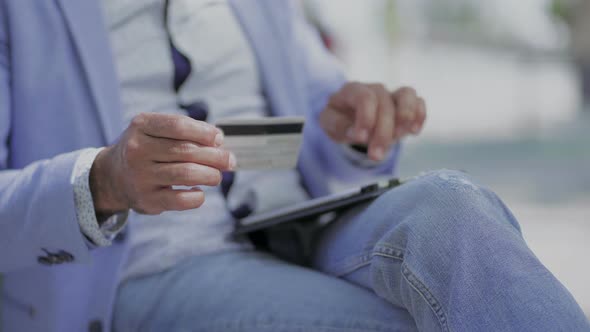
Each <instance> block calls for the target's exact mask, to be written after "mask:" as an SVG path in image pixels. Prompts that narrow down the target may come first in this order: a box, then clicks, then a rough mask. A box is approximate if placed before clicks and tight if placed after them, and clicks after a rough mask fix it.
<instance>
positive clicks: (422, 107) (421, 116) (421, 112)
mask: <svg viewBox="0 0 590 332" xmlns="http://www.w3.org/2000/svg"><path fill="white" fill-rule="evenodd" d="M424 122H426V101H425V100H424V98H418V113H417V114H416V121H415V122H414V125H413V126H412V129H411V131H412V134H414V135H418V134H419V133H420V132H421V131H422V128H424Z"/></svg>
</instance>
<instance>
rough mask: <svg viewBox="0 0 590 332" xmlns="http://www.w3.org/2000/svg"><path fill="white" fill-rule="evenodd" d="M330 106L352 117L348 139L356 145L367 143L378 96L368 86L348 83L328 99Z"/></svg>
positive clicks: (375, 116)
mask: <svg viewBox="0 0 590 332" xmlns="http://www.w3.org/2000/svg"><path fill="white" fill-rule="evenodd" d="M330 105H332V106H334V108H335V109H337V110H340V111H349V113H352V114H353V115H354V127H353V132H351V133H348V136H349V137H351V138H354V140H355V141H356V143H362V144H366V143H368V142H369V138H370V137H371V133H372V132H373V128H374V127H375V120H376V119H377V112H378V107H379V100H378V96H377V94H376V93H375V92H374V91H373V90H372V89H371V88H370V87H369V86H367V85H365V84H361V83H356V82H355V83H348V84H346V85H345V86H344V87H343V88H342V89H341V90H340V91H339V92H338V93H336V94H335V95H334V96H333V97H332V98H331V99H330Z"/></svg>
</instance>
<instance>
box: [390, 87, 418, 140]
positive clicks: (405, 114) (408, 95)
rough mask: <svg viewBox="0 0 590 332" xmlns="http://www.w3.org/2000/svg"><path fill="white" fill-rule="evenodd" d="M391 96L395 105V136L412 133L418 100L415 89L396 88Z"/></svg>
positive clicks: (397, 137) (399, 136)
mask: <svg viewBox="0 0 590 332" xmlns="http://www.w3.org/2000/svg"><path fill="white" fill-rule="evenodd" d="M393 98H394V100H395V105H396V107H397V113H396V120H397V121H396V127H395V138H396V139H399V138H401V137H403V136H406V135H408V134H409V133H412V130H413V129H414V127H415V122H416V119H417V113H418V106H419V101H418V96H417V94H416V90H414V89H413V88H409V87H404V88H401V89H398V90H397V91H396V92H394V94H393Z"/></svg>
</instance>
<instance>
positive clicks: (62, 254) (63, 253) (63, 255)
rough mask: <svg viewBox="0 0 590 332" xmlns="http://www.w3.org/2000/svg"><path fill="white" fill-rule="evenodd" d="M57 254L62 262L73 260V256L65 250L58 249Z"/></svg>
mask: <svg viewBox="0 0 590 332" xmlns="http://www.w3.org/2000/svg"><path fill="white" fill-rule="evenodd" d="M57 256H58V257H59V258H60V259H61V261H62V262H66V263H69V262H72V261H73V260H74V256H73V255H72V254H70V253H69V252H67V251H63V250H60V251H59V252H58V253H57Z"/></svg>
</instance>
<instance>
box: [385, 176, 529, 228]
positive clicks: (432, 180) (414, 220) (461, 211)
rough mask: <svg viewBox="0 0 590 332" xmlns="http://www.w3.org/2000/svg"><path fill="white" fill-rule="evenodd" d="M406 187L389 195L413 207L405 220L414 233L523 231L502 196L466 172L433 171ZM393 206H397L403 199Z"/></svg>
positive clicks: (406, 225)
mask: <svg viewBox="0 0 590 332" xmlns="http://www.w3.org/2000/svg"><path fill="white" fill-rule="evenodd" d="M405 186H407V188H404V189H403V190H400V191H397V192H396V191H395V190H394V191H392V192H391V193H390V195H391V196H389V197H390V198H391V199H397V200H399V199H402V200H405V203H404V204H405V206H412V209H411V211H410V212H408V213H406V215H405V216H404V222H403V223H405V227H408V228H409V229H410V230H411V231H412V232H417V233H420V232H422V233H424V232H429V233H432V234H434V233H435V231H436V232H438V233H441V232H443V233H451V234H450V235H449V236H471V235H475V236H478V235H481V232H494V231H506V230H507V231H511V232H517V233H519V234H520V226H519V225H518V222H517V221H516V218H514V216H513V215H512V213H511V212H510V211H509V209H508V208H507V207H506V205H505V204H504V203H503V202H502V201H501V200H500V199H499V198H498V196H497V195H496V194H495V193H493V192H492V191H491V190H489V189H487V188H485V187H483V186H481V185H479V184H477V183H476V182H475V181H473V180H472V179H471V178H470V177H469V176H468V175H467V174H465V173H463V172H459V171H452V170H439V171H433V172H429V173H426V174H424V175H421V176H419V177H417V178H415V179H413V180H411V181H410V182H408V183H407V184H406V185H405ZM400 196H401V197H400ZM403 196H407V197H403ZM394 197H395V198H394ZM391 206H392V208H394V209H395V208H397V206H399V202H398V204H396V205H394V204H392V205H391Z"/></svg>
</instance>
